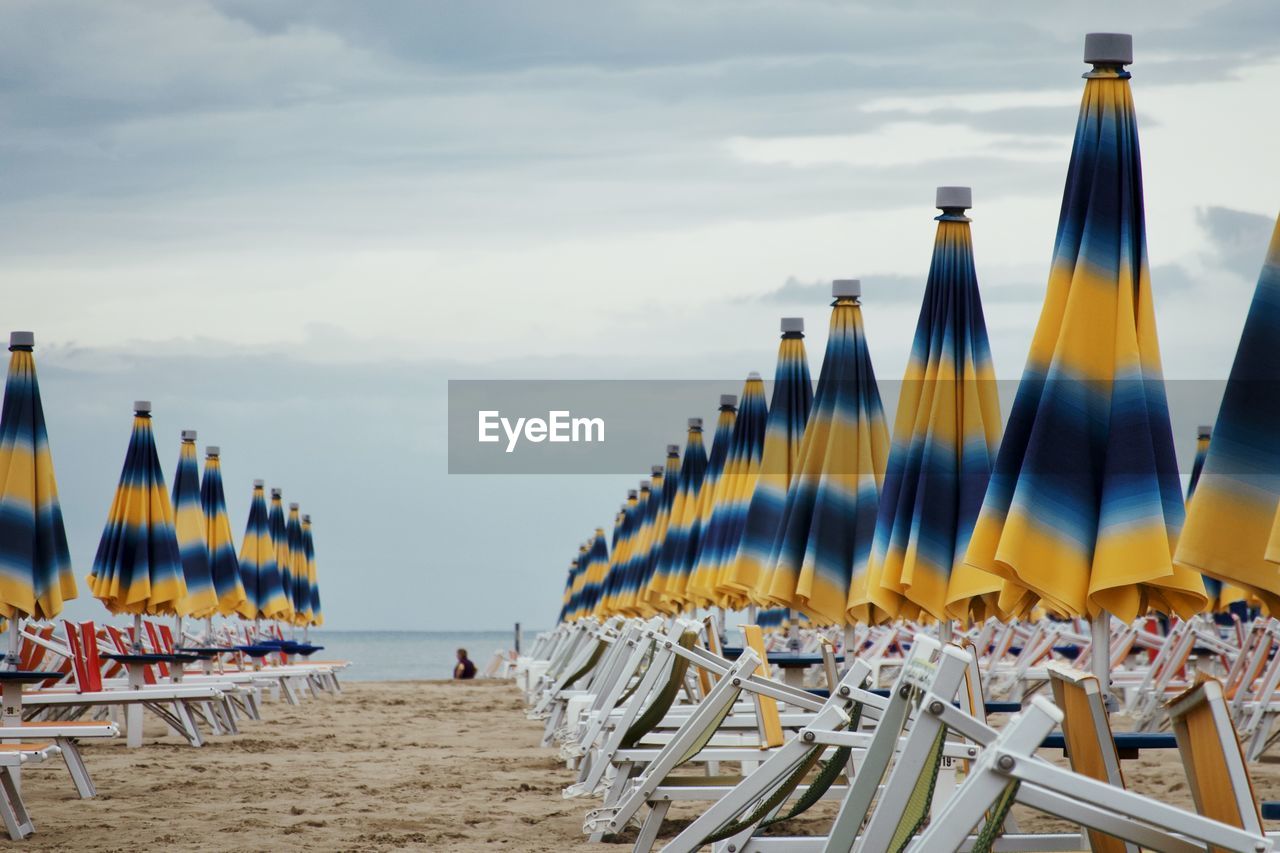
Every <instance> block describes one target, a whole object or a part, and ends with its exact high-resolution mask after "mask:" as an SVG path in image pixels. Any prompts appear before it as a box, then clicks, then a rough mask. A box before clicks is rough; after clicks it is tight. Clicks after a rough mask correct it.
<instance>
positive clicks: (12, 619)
mask: <svg viewBox="0 0 1280 853" xmlns="http://www.w3.org/2000/svg"><path fill="white" fill-rule="evenodd" d="M18 620H19V617H18V613H17V611H14V612H13V614H11V615H10V616H9V654H8V655H7V656H6V657H5V662H6V663H8V664H9V669H18V664H19V663H20V662H21V660H22V656H21V655H20V654H19V651H18V650H19V648H20V646H21V643H22V639H21V638H22V627H21V626H20V625H19V624H18Z"/></svg>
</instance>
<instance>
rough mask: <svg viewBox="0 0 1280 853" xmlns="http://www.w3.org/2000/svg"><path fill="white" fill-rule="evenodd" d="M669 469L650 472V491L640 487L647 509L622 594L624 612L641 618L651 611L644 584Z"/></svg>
mask: <svg viewBox="0 0 1280 853" xmlns="http://www.w3.org/2000/svg"><path fill="white" fill-rule="evenodd" d="M665 471H666V466H663V465H654V466H653V468H651V469H650V472H649V488H648V490H647V491H646V490H645V486H644V483H641V484H640V503H641V505H642V506H643V508H644V511H643V513H642V514H641V517H640V518H641V520H640V527H639V528H638V529H637V530H636V538H635V542H634V544H633V549H634V550H633V551H632V553H631V557H630V559H629V560H628V561H627V583H626V591H625V592H624V593H623V595H622V612H623V613H625V614H626V615H628V616H641V615H643V614H645V613H646V612H647V610H646V608H644V607H643V606H642V605H643V602H642V598H641V596H642V594H643V592H644V589H643V587H644V581H645V578H646V577H647V576H648V574H649V553H650V551H652V549H653V538H654V535H655V533H656V531H657V526H658V509H659V507H660V506H661V505H662V484H663V477H664V472H665Z"/></svg>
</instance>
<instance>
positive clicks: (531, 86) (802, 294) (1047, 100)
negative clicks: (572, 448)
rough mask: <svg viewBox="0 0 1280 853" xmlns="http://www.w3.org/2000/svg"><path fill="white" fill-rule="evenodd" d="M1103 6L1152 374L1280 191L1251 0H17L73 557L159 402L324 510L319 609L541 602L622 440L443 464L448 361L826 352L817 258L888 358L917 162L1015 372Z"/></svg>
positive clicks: (899, 343) (591, 373)
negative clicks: (801, 346) (1122, 122)
mask: <svg viewBox="0 0 1280 853" xmlns="http://www.w3.org/2000/svg"><path fill="white" fill-rule="evenodd" d="M1095 30H1105V31H1124V32H1132V33H1133V34H1134V51H1135V58H1136V61H1135V64H1134V65H1133V66H1132V69H1131V70H1132V71H1133V81H1132V86H1133V91H1134V99H1135V103H1136V106H1137V111H1138V119H1139V126H1140V130H1141V145H1142V154H1143V167H1144V176H1145V189H1146V204H1147V224H1148V241H1149V253H1150V261H1151V266H1152V280H1153V288H1154V291H1155V299H1156V306H1157V314H1158V322H1159V334H1160V337H1161V341H1162V352H1163V356H1164V364H1165V373H1166V375H1167V376H1168V377H1171V378H1178V379H1195V378H1210V379H1213V378H1217V379H1220V378H1222V377H1224V376H1225V375H1226V372H1227V370H1228V369H1229V367H1230V363H1231V358H1232V355H1233V353H1234V349H1235V345H1236V341H1237V339H1238V336H1239V330H1240V327H1241V324H1242V322H1243V318H1244V312H1245V310H1246V308H1247V305H1248V300H1249V297H1250V295H1251V293H1252V287H1253V283H1254V281H1255V280H1256V276H1257V273H1258V269H1259V268H1260V265H1261V260H1262V256H1263V252H1264V250H1265V246H1266V241H1267V238H1268V236H1269V234H1270V231H1271V227H1272V224H1273V222H1274V219H1275V216H1276V213H1277V210H1278V209H1280V170H1277V169H1276V167H1275V153H1274V148H1275V140H1276V139H1277V138H1280V112H1277V111H1276V110H1275V109H1274V107H1273V102H1274V93H1275V92H1276V91H1277V90H1280V14H1278V13H1277V12H1276V10H1275V8H1274V4H1272V3H1271V2H1269V0H1242V2H1236V1H1235V0H1229V2H1217V3H1206V2H1203V0H1159V1H1157V0H1148V2H1134V3H1126V4H1123V6H1121V5H1120V4H1115V3H1113V2H1105V3H1103V2H1073V3H1069V4H1065V3H1064V4H1038V3H1037V4H1031V3H997V2H981V0H980V1H979V2H973V3H965V4H957V3H938V2H924V1H923V0H917V2H902V3H896V4H884V3H876V4H870V3H867V4H862V3H837V2H818V0H813V2H806V1H805V0H785V2H784V0H755V2H728V0H724V2H687V0H681V2H620V3H609V4H602V3H592V2H586V0H583V2H577V1H576V0H575V2H568V0H544V2H539V3H527V2H520V0H505V2H504V0H497V1H496V2H488V3H483V4H480V3H463V4H459V3H448V2H441V3H433V2H407V1H406V2H394V1H393V0H374V2H368V3H360V4H354V3H349V2H345V0H273V2H270V3H261V2H257V0H223V1H222V2H197V0H175V2H170V3H165V4H156V3H154V2H131V0H113V2H112V3H99V2H92V0H84V1H83V2H70V1H69V0H5V2H4V3H0V294H3V299H2V300H0V318H2V319H0V326H3V325H4V324H5V323H6V322H7V325H8V328H10V329H32V330H34V331H35V332H36V335H37V348H36V359H37V364H38V369H39V372H40V381H41V387H42V391H43V397H44V405H45V411H46V417H47V419H48V423H49V433H50V441H51V445H52V448H53V453H54V459H55V464H56V468H57V476H58V483H59V488H60V492H61V496H62V506H63V512H64V515H65V518H66V523H67V527H68V535H69V537H70V544H71V551H72V557H73V561H74V563H75V566H76V571H77V575H78V576H80V578H81V579H83V577H84V575H86V574H87V572H88V569H89V567H90V565H91V563H92V559H93V555H94V551H95V550H96V546H97V541H98V537H99V535H100V533H101V528H102V524H103V522H104V520H105V518H106V514H107V509H108V507H109V505H110V501H111V496H112V493H113V491H114V488H115V484H116V481H117V479H118V477H119V469H120V465H121V462H122V460H123V458H124V452H125V449H126V445H127V442H128V433H129V428H130V413H131V403H132V401H133V400H135V399H151V400H152V401H153V403H154V406H155V427H156V433H157V439H158V444H159V448H160V454H161V459H162V461H163V462H164V463H165V466H166V470H167V471H168V473H169V476H170V477H172V470H173V466H174V463H175V462H176V460H177V455H178V432H179V430H181V429H185V428H195V429H197V430H198V431H199V432H200V443H201V444H204V443H216V444H219V445H221V447H222V448H223V473H224V480H225V483H226V487H227V490H228V504H229V510H230V513H231V516H232V525H233V528H234V529H235V531H236V535H237V537H238V536H239V533H240V531H241V530H242V529H243V524H244V519H245V517H246V516H247V511H248V498H249V493H250V482H251V480H252V479H254V478H264V479H266V480H267V482H268V484H269V485H273V486H280V487H282V488H283V489H284V494H285V499H286V501H293V500H296V501H299V502H301V504H302V506H303V511H304V512H310V513H312V515H313V516H314V519H315V538H316V548H317V562H318V568H319V572H320V578H321V583H322V590H323V595H324V600H325V610H326V614H327V620H328V623H329V625H330V626H332V627H335V628H351V629H368V628H395V629H415V628H421V629H437V630H457V629H464V628H501V627H504V626H507V625H509V624H510V623H512V622H515V621H521V622H524V623H525V624H526V625H530V626H535V627H537V626H545V625H547V624H549V623H550V621H551V620H552V619H553V618H554V614H555V611H556V608H557V607H558V600H559V596H560V592H561V586H562V583H563V577H564V572H565V570H566V568H567V565H568V561H569V559H570V558H571V557H572V556H573V555H574V554H575V552H576V546H577V543H578V542H579V541H580V540H582V539H583V538H585V537H586V536H588V535H589V534H590V533H591V531H592V529H593V528H594V527H595V526H597V525H608V524H611V523H612V514H613V512H614V511H615V510H616V508H617V505H618V503H619V501H620V500H621V499H622V498H623V497H624V494H625V490H626V489H627V488H630V487H634V485H635V482H634V481H635V480H637V479H639V478H640V477H641V476H643V475H644V473H645V472H644V471H637V472H636V473H635V476H634V477H633V476H623V475H607V476H606V475H597V476H586V475H572V476H571V475H564V476H558V477H546V476H544V477H532V476H498V475H489V476H483V475H471V476H456V475H455V476H450V475H449V474H448V472H447V463H446V452H445V442H446V421H447V418H446V409H445V402H446V383H447V381H448V380H450V379H465V378H501V379H514V378H587V377H590V378H614V377H617V378H645V379H662V378H697V379H707V380H723V381H724V388H723V390H724V391H725V392H729V393H732V392H736V391H737V390H738V388H739V386H740V384H741V380H742V377H743V376H744V375H745V374H746V372H747V371H749V370H759V371H761V372H763V373H765V374H766V375H769V374H771V372H772V370H773V358H774V353H775V351H776V339H777V333H776V329H777V319H778V317H779V316H782V315H803V316H806V317H807V318H808V320H809V328H810V330H811V331H810V335H809V352H810V354H811V357H813V358H819V357H820V356H819V354H820V353H821V351H822V346H823V344H824V333H823V329H824V328H825V322H826V319H825V318H826V315H827V312H828V304H829V300H828V298H827V296H828V292H829V291H828V287H829V281H830V280H831V279H832V278H837V277H861V278H862V279H863V280H864V293H865V296H864V300H863V302H864V305H865V308H864V312H865V316H866V321H867V335H868V340H869V343H870V346H871V351H872V356H873V359H874V362H875V365H876V369H877V372H878V374H879V376H880V377H881V378H882V379H886V380H888V379H895V378H897V377H899V376H901V372H902V369H903V367H904V365H905V361H906V355H907V348H908V346H909V341H910V336H911V332H912V330H913V329H914V325H915V317H916V313H917V312H918V309H919V299H920V295H921V293H922V291H923V286H924V277H925V274H926V272H927V269H928V263H929V253H930V250H931V246H932V240H933V231H934V227H935V226H934V223H933V219H932V217H933V216H934V215H935V213H936V211H934V210H933V209H932V204H933V193H934V188H935V186H937V185H939V184H967V185H971V186H972V187H973V194H974V209H973V210H972V211H971V213H970V215H971V216H972V218H973V234H974V244H975V254H976V257H977V267H978V273H979V281H980V282H981V285H982V291H983V294H984V305H985V308H986V315H987V321H988V325H989V328H990V332H991V337H992V349H993V356H994V359H995V364H996V369H997V373H998V374H999V375H1000V376H1001V377H1005V378H1016V377H1017V376H1018V375H1019V374H1020V372H1021V369H1022V364H1023V361H1024V359H1025V357H1026V351H1027V347H1028V344H1029V341H1030V336H1031V331H1032V326H1033V324H1034V322H1035V318H1036V316H1037V313H1038V310H1039V303H1040V301H1041V299H1042V297H1043V291H1044V282H1045V278H1046V274H1047V270H1048V262H1049V258H1050V253H1051V249H1052V244H1053V236H1054V230H1055V227H1056V221H1057V213H1058V207H1059V204H1060V200H1061V193H1062V184H1063V178H1064V176H1065V173H1066V165H1067V156H1068V154H1069V151H1070V143H1071V138H1072V134H1073V132H1074V127H1075V120H1076V107H1077V105H1078V102H1079V97H1080V91H1081V88H1082V81H1081V79H1080V74H1081V73H1083V72H1084V71H1085V70H1086V66H1085V65H1084V64H1083V63H1082V61H1081V51H1082V42H1083V34H1084V33H1085V32H1089V31H1095ZM813 369H814V372H815V374H816V372H817V369H818V364H817V363H816V362H815V363H814V364H813ZM714 404H715V400H714V399H709V400H708V401H707V406H706V411H703V412H689V413H688V414H689V415H702V416H704V417H708V418H710V417H711V416H712V414H713V411H714ZM1208 408H1209V409H1210V410H1209V411H1204V412H1199V411H1188V412H1183V413H1176V412H1175V414H1176V415H1179V416H1181V417H1184V418H1186V419H1190V420H1189V422H1197V421H1209V420H1212V416H1213V414H1214V412H1213V411H1212V407H1208ZM682 433H683V417H680V418H679V419H675V418H673V423H672V425H671V431H670V433H669V434H666V435H655V436H654V439H653V443H654V461H655V462H657V461H660V459H661V454H662V447H663V445H665V444H666V443H667V442H670V441H679V440H681V438H682ZM1178 439H1179V452H1180V454H1181V455H1183V456H1184V457H1185V458H1186V459H1187V460H1189V455H1190V451H1191V444H1192V442H1193V440H1194V435H1193V434H1191V435H1180V436H1178ZM81 594H82V598H84V597H86V596H87V595H88V593H87V590H86V589H84V588H83V585H82V593H81ZM72 612H73V614H75V615H78V616H95V615H97V616H99V617H100V616H101V615H103V613H104V611H103V610H102V609H101V607H100V605H98V604H97V603H96V602H94V601H92V600H91V599H89V600H82V601H78V602H75V603H74V605H73V608H72Z"/></svg>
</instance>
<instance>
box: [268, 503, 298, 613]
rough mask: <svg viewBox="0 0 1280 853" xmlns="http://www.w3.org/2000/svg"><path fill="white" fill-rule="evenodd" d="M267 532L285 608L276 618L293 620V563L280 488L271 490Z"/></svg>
mask: <svg viewBox="0 0 1280 853" xmlns="http://www.w3.org/2000/svg"><path fill="white" fill-rule="evenodd" d="M267 533H268V535H269V536H270V537H271V550H272V551H274V552H275V555H276V571H277V572H279V574H280V594H281V596H282V598H283V599H284V609H283V610H282V611H281V612H280V614H279V615H278V616H276V617H275V618H277V619H280V620H282V621H285V622H289V621H292V620H293V565H292V563H291V562H290V560H289V527H288V524H287V523H286V522H285V517H284V497H283V495H282V493H281V491H280V489H272V490H271V506H270V509H268V511H267Z"/></svg>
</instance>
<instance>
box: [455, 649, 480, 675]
mask: <svg viewBox="0 0 1280 853" xmlns="http://www.w3.org/2000/svg"><path fill="white" fill-rule="evenodd" d="M453 677H454V678H475V677H476V665H475V664H474V663H472V662H471V658H469V657H467V650H466V649H458V665H457V666H455V667H454V668H453Z"/></svg>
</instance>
